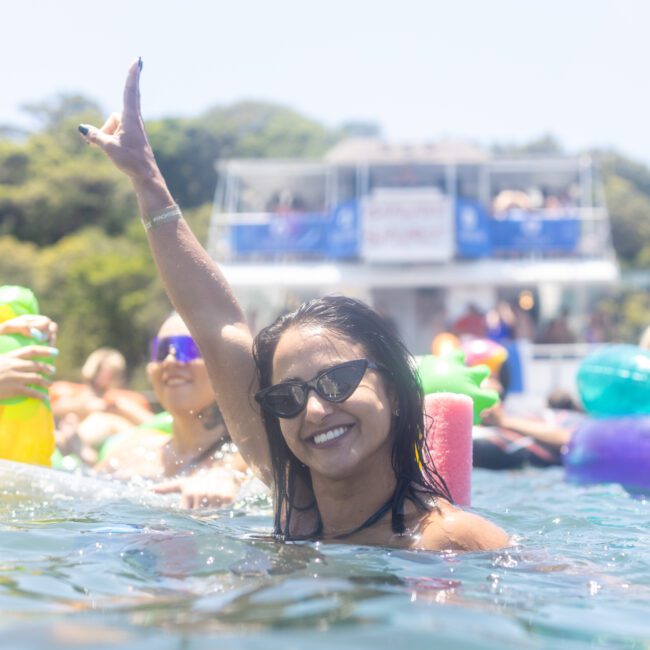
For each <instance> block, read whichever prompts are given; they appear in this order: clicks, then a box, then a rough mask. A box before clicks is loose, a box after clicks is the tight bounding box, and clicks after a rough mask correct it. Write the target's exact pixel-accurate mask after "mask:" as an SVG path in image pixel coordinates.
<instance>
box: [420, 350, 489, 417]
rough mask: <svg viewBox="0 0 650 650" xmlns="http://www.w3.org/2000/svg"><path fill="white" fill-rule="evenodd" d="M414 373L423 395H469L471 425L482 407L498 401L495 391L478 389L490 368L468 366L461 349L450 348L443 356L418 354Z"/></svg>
mask: <svg viewBox="0 0 650 650" xmlns="http://www.w3.org/2000/svg"><path fill="white" fill-rule="evenodd" d="M418 374H419V375H420V382H421V383H422V389H423V390H424V394H425V395H430V394H431V393H457V394H460V395H467V396H468V397H470V398H471V399H472V402H473V403H474V424H478V423H479V422H480V421H481V413H482V412H483V411H484V410H485V409H487V408H490V407H491V406H494V405H495V404H497V403H498V401H499V395H498V393H497V392H496V391H494V390H490V389H488V388H481V383H482V382H483V380H484V379H485V378H486V377H487V376H488V375H489V374H490V369H489V368H488V367H487V366H483V365H479V366H473V367H472V368H468V367H467V366H466V365H465V355H464V354H463V351H462V350H454V351H453V352H451V353H449V354H447V355H446V356H444V357H435V356H432V355H425V356H423V357H421V358H420V362H419V365H418Z"/></svg>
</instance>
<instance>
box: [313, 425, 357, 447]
mask: <svg viewBox="0 0 650 650" xmlns="http://www.w3.org/2000/svg"><path fill="white" fill-rule="evenodd" d="M349 428H350V427H336V429H330V430H329V431H325V433H319V434H318V435H315V436H314V443H315V444H317V445H322V444H323V443H324V442H328V441H329V440H334V438H340V437H341V436H342V435H343V434H344V433H345V432H346V431H347V430H348V429H349Z"/></svg>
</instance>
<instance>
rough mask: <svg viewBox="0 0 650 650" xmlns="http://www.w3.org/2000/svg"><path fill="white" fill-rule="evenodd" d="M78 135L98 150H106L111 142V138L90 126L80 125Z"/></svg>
mask: <svg viewBox="0 0 650 650" xmlns="http://www.w3.org/2000/svg"><path fill="white" fill-rule="evenodd" d="M78 128H79V133H81V135H82V136H83V138H84V140H85V141H86V142H87V143H88V144H94V145H96V146H98V147H99V148H100V149H106V148H107V147H108V146H110V144H111V143H112V142H113V136H112V135H109V134H108V133H104V132H102V131H100V130H99V129H98V128H97V127H94V126H91V125H90V124H80V125H79V127H78Z"/></svg>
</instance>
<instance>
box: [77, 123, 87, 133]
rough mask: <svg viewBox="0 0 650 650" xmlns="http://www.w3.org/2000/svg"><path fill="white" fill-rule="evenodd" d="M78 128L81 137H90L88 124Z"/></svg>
mask: <svg viewBox="0 0 650 650" xmlns="http://www.w3.org/2000/svg"><path fill="white" fill-rule="evenodd" d="M77 128H78V129H79V133H81V135H88V131H89V130H90V129H89V128H88V125H87V124H80V125H79V126H78V127H77Z"/></svg>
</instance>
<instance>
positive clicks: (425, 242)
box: [361, 188, 454, 263]
mask: <svg viewBox="0 0 650 650" xmlns="http://www.w3.org/2000/svg"><path fill="white" fill-rule="evenodd" d="M361 215H362V224H363V226H362V228H363V235H362V246H361V254H362V257H363V259H364V260H365V261H366V262H397V263H400V262H418V263H421V262H446V261H449V260H451V259H452V258H453V255H454V211H453V201H452V200H451V199H450V198H449V197H448V196H445V195H444V194H442V193H441V192H440V191H439V190H437V189H435V188H426V189H424V188H400V189H383V188H382V189H377V190H374V191H373V193H372V194H370V195H369V196H367V197H366V198H364V199H363V201H362V202H361Z"/></svg>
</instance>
